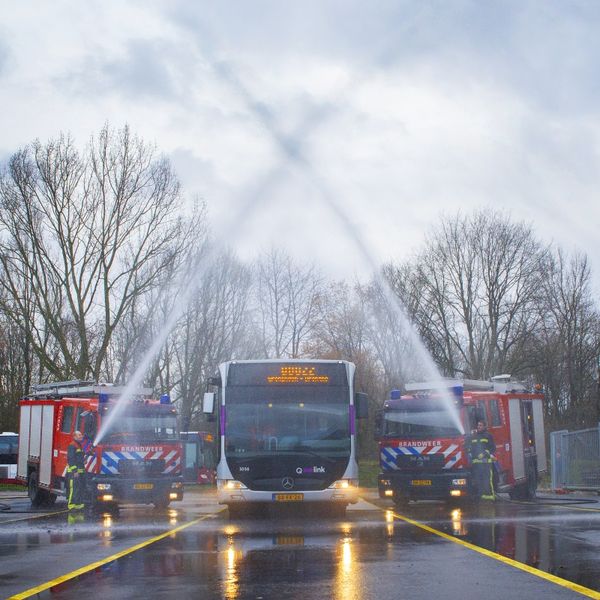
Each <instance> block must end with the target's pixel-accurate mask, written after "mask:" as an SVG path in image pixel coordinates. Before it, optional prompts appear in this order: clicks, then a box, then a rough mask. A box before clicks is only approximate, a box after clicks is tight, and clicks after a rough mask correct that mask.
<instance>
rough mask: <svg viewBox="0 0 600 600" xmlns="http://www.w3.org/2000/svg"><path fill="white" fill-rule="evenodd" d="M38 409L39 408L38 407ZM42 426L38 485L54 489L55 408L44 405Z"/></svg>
mask: <svg viewBox="0 0 600 600" xmlns="http://www.w3.org/2000/svg"><path fill="white" fill-rule="evenodd" d="M36 408H37V407H36ZM40 408H41V409H42V424H41V453H40V472H39V479H38V483H39V484H41V485H42V486H48V487H49V488H50V487H52V486H51V484H52V435H53V433H54V406H52V405H51V404H44V405H42V406H41V407H40Z"/></svg>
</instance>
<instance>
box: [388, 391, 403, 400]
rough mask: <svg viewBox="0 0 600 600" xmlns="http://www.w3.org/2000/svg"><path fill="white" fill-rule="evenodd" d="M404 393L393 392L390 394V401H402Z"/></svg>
mask: <svg viewBox="0 0 600 600" xmlns="http://www.w3.org/2000/svg"><path fill="white" fill-rule="evenodd" d="M401 396H402V392H401V391H400V390H392V391H391V392H390V400H400V397H401Z"/></svg>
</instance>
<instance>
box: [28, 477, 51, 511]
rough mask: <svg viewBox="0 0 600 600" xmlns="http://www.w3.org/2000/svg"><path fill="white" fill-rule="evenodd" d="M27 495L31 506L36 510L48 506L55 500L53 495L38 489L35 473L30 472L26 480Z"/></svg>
mask: <svg viewBox="0 0 600 600" xmlns="http://www.w3.org/2000/svg"><path fill="white" fill-rule="evenodd" d="M27 495H28V496H29V500H30V501H31V506H33V507H36V508H37V507H39V506H48V505H50V504H53V502H54V500H56V496H55V495H54V494H50V493H48V492H47V491H46V490H41V489H40V488H39V486H38V474H37V471H31V473H30V474H29V478H28V479H27Z"/></svg>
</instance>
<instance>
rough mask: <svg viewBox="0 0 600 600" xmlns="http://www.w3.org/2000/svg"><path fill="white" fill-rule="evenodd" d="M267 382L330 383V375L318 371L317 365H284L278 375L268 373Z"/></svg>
mask: <svg viewBox="0 0 600 600" xmlns="http://www.w3.org/2000/svg"><path fill="white" fill-rule="evenodd" d="M267 383H270V384H273V383H275V384H277V383H329V375H322V374H320V373H318V372H317V367H305V366H294V365H284V366H282V367H280V369H279V373H278V374H276V375H267Z"/></svg>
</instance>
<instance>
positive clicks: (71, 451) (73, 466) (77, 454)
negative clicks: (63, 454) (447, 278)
mask: <svg viewBox="0 0 600 600" xmlns="http://www.w3.org/2000/svg"><path fill="white" fill-rule="evenodd" d="M67 473H85V452H84V451H83V445H82V444H81V443H80V442H76V441H75V440H73V441H72V442H71V443H70V444H69V447H68V448H67Z"/></svg>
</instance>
